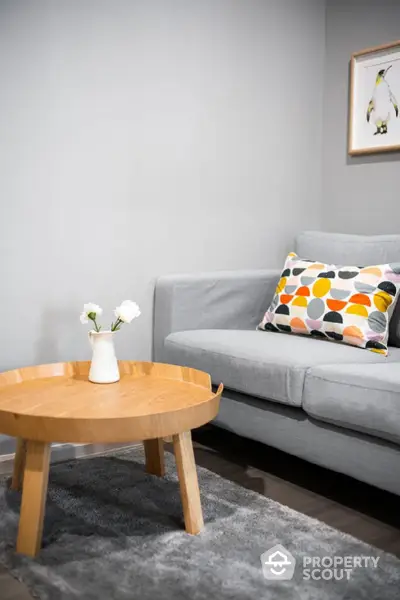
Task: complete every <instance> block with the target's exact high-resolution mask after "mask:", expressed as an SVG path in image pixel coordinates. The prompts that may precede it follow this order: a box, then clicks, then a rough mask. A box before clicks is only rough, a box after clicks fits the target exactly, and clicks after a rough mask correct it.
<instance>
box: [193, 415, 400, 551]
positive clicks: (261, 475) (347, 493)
mask: <svg viewBox="0 0 400 600" xmlns="http://www.w3.org/2000/svg"><path fill="white" fill-rule="evenodd" d="M193 438H194V439H195V441H196V445H197V448H196V461H197V464H198V465H201V466H203V467H206V468H207V469H210V470H211V471H215V472H216V473H218V474H220V475H221V476H223V477H225V478H226V479H230V480H232V481H235V482H236V483H239V484H240V485H242V486H243V487H247V488H249V489H252V490H255V491H256V492H259V493H260V494H263V495H264V496H268V497H269V498H272V499H273V500H276V501H277V502H280V503H281V504H286V505H287V506H290V508H293V509H294V510H297V511H299V512H301V513H304V514H306V515H309V516H310V517H314V518H316V519H319V520H320V521H323V522H324V523H327V524H328V525H330V526H331V527H334V528H336V529H339V530H340V531H344V532H345V533H349V534H351V535H353V536H354V537H356V538H358V539H360V540H363V541H365V542H367V543H368V544H372V545H373V546H376V547H378V548H381V549H382V550H385V551H386V552H391V553H392V554H395V555H397V556H399V557H400V498H399V497H398V496H397V495H394V494H390V493H389V492H384V491H383V490H378V488H375V487H372V486H370V485H367V484H365V483H362V482H360V481H356V480H355V479H352V478H351V477H347V476H346V475H341V474H339V473H335V472H334V471H329V470H328V469H324V468H322V467H318V466H317V465H312V464H311V463H309V462H307V461H305V460H302V459H300V458H297V457H295V456H290V455H289V454H286V453H285V452H281V451H280V450H276V449H274V448H271V447H268V446H265V445H264V444H261V443H259V442H254V441H253V440H248V439H245V438H242V437H240V436H237V435H235V434H233V433H230V432H228V431H224V430H223V429H219V428H217V427H212V426H206V427H203V428H201V429H198V430H197V431H196V432H193Z"/></svg>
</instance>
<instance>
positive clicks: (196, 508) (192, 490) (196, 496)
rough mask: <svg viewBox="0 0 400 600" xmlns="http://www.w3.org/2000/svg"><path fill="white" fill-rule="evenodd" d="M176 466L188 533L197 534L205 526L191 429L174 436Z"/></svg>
mask: <svg viewBox="0 0 400 600" xmlns="http://www.w3.org/2000/svg"><path fill="white" fill-rule="evenodd" d="M173 442H174V452H175V459H176V466H177V470H178V477H179V484H180V487H181V497H182V505H183V516H184V519H185V529H186V531H187V533H192V534H197V533H199V532H200V531H201V529H202V528H203V525H204V522H203V513H202V510H201V502H200V491H199V482H198V480H197V471H196V463H195V460H194V453H193V445H192V434H191V432H190V431H185V432H184V433H179V434H177V435H174V436H173Z"/></svg>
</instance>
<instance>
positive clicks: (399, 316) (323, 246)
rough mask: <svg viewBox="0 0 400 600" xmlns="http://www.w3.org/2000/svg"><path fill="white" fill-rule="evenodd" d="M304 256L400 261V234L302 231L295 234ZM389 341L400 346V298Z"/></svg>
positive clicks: (361, 263)
mask: <svg viewBox="0 0 400 600" xmlns="http://www.w3.org/2000/svg"><path fill="white" fill-rule="evenodd" d="M296 253H297V254H298V255H299V256H302V257H303V258H308V259H310V260H320V261H323V262H326V263H331V264H336V265H358V266H367V265H378V264H387V263H399V262H400V235H397V234H392V235H350V234H346V233H326V232H323V231H303V232H302V233H300V234H299V235H298V236H297V238H296ZM389 345H391V346H397V347H399V348H400V301H398V302H397V304H396V306H395V308H394V311H393V314H392V318H391V320H390V325H389Z"/></svg>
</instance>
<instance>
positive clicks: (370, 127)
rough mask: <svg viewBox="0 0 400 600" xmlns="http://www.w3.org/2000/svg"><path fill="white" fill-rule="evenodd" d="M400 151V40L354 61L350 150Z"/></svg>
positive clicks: (357, 55) (354, 152)
mask: <svg viewBox="0 0 400 600" xmlns="http://www.w3.org/2000/svg"><path fill="white" fill-rule="evenodd" d="M395 151H400V40H399V41H397V42H392V43H390V44H384V45H382V46H376V47H374V48H367V49H365V50H361V51H359V52H355V53H354V54H353V55H352V57H351V61H350V107H349V126H348V153H349V154H350V156H356V155H362V154H374V153H378V152H395Z"/></svg>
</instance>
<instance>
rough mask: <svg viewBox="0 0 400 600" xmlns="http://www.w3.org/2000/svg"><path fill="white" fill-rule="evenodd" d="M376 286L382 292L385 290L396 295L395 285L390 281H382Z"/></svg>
mask: <svg viewBox="0 0 400 600" xmlns="http://www.w3.org/2000/svg"><path fill="white" fill-rule="evenodd" d="M378 288H379V289H380V290H383V291H384V292H387V293H388V294H390V295H391V296H395V295H396V286H395V285H394V283H392V282H391V281H382V283H380V284H379V285H378Z"/></svg>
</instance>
